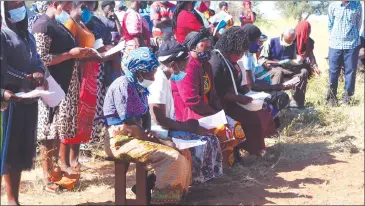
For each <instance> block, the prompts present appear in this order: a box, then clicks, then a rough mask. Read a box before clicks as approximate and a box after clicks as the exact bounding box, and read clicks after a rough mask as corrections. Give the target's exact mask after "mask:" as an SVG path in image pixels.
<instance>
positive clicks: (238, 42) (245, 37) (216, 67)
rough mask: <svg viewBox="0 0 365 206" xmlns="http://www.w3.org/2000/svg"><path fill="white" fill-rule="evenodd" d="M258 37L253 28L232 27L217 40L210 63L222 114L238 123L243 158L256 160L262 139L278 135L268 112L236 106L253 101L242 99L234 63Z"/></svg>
mask: <svg viewBox="0 0 365 206" xmlns="http://www.w3.org/2000/svg"><path fill="white" fill-rule="evenodd" d="M260 34H261V31H260V30H259V29H258V28H257V27H256V26H254V25H253V24H247V25H245V26H244V27H232V28H231V29H229V30H227V31H226V32H225V33H224V35H223V36H222V37H221V38H220V39H219V40H218V42H217V44H216V49H217V50H218V51H219V52H218V51H217V50H214V51H213V52H212V59H211V61H210V63H211V64H212V66H213V71H214V75H215V78H214V80H215V82H216V84H215V88H216V90H217V95H218V97H219V98H220V100H221V102H222V104H223V108H224V111H225V112H226V113H227V114H228V115H230V116H231V117H232V118H233V119H236V120H238V121H239V122H240V123H241V124H242V127H243V129H244V130H245V133H246V138H247V140H246V141H245V142H244V143H243V144H242V147H241V148H242V149H244V150H245V151H247V152H248V154H247V153H246V155H249V154H253V155H256V156H258V157H260V156H262V155H263V154H265V141H264V138H265V137H267V136H270V135H275V134H277V131H276V128H275V124H274V121H273V118H272V117H271V114H270V113H269V112H268V111H267V110H259V111H248V110H245V109H243V108H242V107H240V106H239V105H238V104H237V103H240V104H243V105H245V104H248V103H250V102H251V101H252V98H250V97H247V96H245V95H241V94H245V93H246V92H247V89H246V88H245V87H243V86H242V78H243V75H244V74H243V73H242V70H241V68H240V67H239V66H238V64H237V61H238V60H239V59H240V58H241V57H242V55H243V53H244V52H245V51H247V50H248V45H249V42H250V41H251V42H253V40H256V38H258V37H260ZM235 90H238V91H235ZM237 92H238V93H237ZM240 146H241V145H240Z"/></svg>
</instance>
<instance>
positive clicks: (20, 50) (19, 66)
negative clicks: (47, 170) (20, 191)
mask: <svg viewBox="0 0 365 206" xmlns="http://www.w3.org/2000/svg"><path fill="white" fill-rule="evenodd" d="M1 4H3V2H1ZM2 6H3V5H2ZM2 8H3V7H2ZM1 35H2V36H1V39H2V43H1V47H2V49H3V50H4V51H6V52H4V53H3V55H4V56H3V59H4V60H6V61H7V63H6V65H5V66H6V67H7V68H8V69H9V68H12V69H16V70H18V71H20V72H21V73H22V75H20V76H21V78H22V79H24V77H25V75H24V73H25V74H32V73H34V72H40V73H45V67H44V64H43V62H42V60H41V59H40V58H39V56H38V54H37V49H36V43H35V39H34V37H33V35H32V34H30V33H28V30H27V27H26V25H25V24H22V25H19V26H18V27H16V26H15V25H14V24H12V23H10V21H8V19H6V20H5V21H4V20H3V22H2V27H1ZM19 57H21V58H19ZM2 63H3V62H2ZM2 67H3V65H2ZM16 76H17V75H16ZM16 76H15V77H16ZM13 78H14V76H11V75H10V76H9V75H8V74H7V76H6V77H5V78H4V81H2V85H3V86H4V87H3V89H7V90H10V91H12V92H13V93H17V92H28V91H30V89H32V88H30V87H29V86H30V85H27V86H26V85H24V84H20V85H19V84H17V83H15V82H13V81H12V79H13ZM18 78H19V76H18ZM12 107H13V110H12V115H11V112H10V110H9V109H7V110H6V111H4V112H2V115H3V117H2V120H3V125H2V126H3V128H2V130H4V129H5V128H7V126H8V124H7V123H8V118H11V122H10V123H11V125H10V126H9V130H8V131H7V132H10V133H9V135H8V139H7V140H6V142H7V145H6V146H7V147H6V148H3V151H5V153H6V156H4V155H3V154H4V153H2V155H1V159H0V160H1V163H2V164H3V166H5V167H4V170H2V171H1V174H6V173H7V172H8V171H9V170H10V169H11V171H17V172H20V171H23V170H29V169H32V167H33V159H34V157H35V152H36V128H37V113H38V103H37V99H31V100H28V101H24V102H21V103H14V104H13V105H12ZM4 142H5V141H4Z"/></svg>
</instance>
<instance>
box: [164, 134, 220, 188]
mask: <svg viewBox="0 0 365 206" xmlns="http://www.w3.org/2000/svg"><path fill="white" fill-rule="evenodd" d="M169 137H174V138H179V139H184V140H202V141H205V142H206V144H204V145H201V146H197V147H193V148H190V149H189V150H190V153H191V160H192V162H191V164H192V176H193V184H199V183H204V182H206V181H209V180H211V179H214V178H216V177H219V176H222V175H223V165H222V152H221V147H220V143H219V140H218V138H217V137H216V136H214V135H212V134H205V135H203V136H202V135H197V134H194V133H189V132H183V131H170V132H169Z"/></svg>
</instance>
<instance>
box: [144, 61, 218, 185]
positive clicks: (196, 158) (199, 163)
mask: <svg viewBox="0 0 365 206" xmlns="http://www.w3.org/2000/svg"><path fill="white" fill-rule="evenodd" d="M148 90H149V91H151V93H150V94H149V95H148V103H149V104H158V105H165V114H166V117H167V118H169V119H172V120H174V119H175V108H174V100H173V97H172V90H171V84H170V81H169V80H168V79H167V77H166V75H165V73H164V72H163V70H162V68H158V69H157V72H156V74H155V81H154V82H153V84H152V85H151V86H149V87H148ZM151 112H152V111H151ZM151 116H154V115H152V114H151ZM151 129H152V131H154V130H155V131H163V132H159V133H160V134H161V135H162V136H163V137H164V136H166V137H174V138H179V139H184V140H201V141H205V142H206V144H204V145H201V146H197V147H193V148H190V149H189V150H190V152H191V156H192V162H191V163H192V173H193V174H192V176H193V184H196V183H203V182H206V181H209V180H211V179H213V178H215V177H219V176H221V175H223V165H222V152H221V147H220V144H219V140H218V138H217V137H216V136H214V135H212V134H204V135H198V134H194V133H190V132H186V131H175V130H167V129H165V128H162V127H161V126H160V125H158V124H157V123H156V121H155V120H154V119H153V118H152V121H151ZM165 131H166V132H165Z"/></svg>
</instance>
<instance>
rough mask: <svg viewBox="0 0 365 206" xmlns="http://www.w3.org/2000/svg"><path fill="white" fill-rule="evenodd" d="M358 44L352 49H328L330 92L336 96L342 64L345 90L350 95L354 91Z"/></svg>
mask: <svg viewBox="0 0 365 206" xmlns="http://www.w3.org/2000/svg"><path fill="white" fill-rule="evenodd" d="M359 50H360V46H358V47H356V48H354V49H332V48H329V51H328V61H329V67H330V68H329V84H330V92H331V93H332V94H333V95H334V96H336V95H337V87H338V77H339V75H340V72H341V68H342V66H343V67H344V74H345V92H347V94H348V95H349V96H352V95H353V94H354V91H355V81H356V71H357V60H358V57H359Z"/></svg>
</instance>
